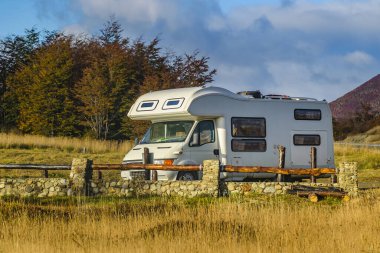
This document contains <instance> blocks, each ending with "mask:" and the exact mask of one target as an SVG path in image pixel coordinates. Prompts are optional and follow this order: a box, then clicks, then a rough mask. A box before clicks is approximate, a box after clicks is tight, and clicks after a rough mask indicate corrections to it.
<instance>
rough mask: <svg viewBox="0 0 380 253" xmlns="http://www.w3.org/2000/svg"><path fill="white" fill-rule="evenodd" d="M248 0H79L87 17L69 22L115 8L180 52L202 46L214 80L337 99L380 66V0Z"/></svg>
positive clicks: (86, 26) (128, 23)
mask: <svg viewBox="0 0 380 253" xmlns="http://www.w3.org/2000/svg"><path fill="white" fill-rule="evenodd" d="M242 2H243V3H244V5H243V4H242V5H241V6H238V5H234V7H233V8H229V9H225V8H224V9H223V8H222V7H221V6H220V3H221V1H220V0H207V1H204V0H191V1H188V0H160V1H158V0H107V1H105V0H72V3H73V5H72V8H76V11H77V12H78V13H79V14H80V15H81V18H80V19H78V20H80V22H78V23H77V24H72V25H69V26H67V27H66V28H65V30H66V31H68V32H70V31H71V32H74V33H78V32H82V31H90V32H94V29H99V28H100V24H101V23H103V22H104V21H105V20H107V19H108V18H109V16H111V15H114V16H115V17H116V19H118V20H120V22H121V24H122V25H123V27H124V28H125V31H126V33H127V35H128V36H132V37H138V36H140V35H143V36H144V39H147V40H148V39H150V38H153V37H154V36H156V35H160V37H161V39H162V41H161V43H162V44H161V45H162V47H163V48H166V47H169V48H170V49H172V50H174V51H175V52H179V53H183V52H192V51H193V50H195V49H199V50H200V52H201V54H203V55H206V56H209V57H210V59H211V61H210V63H211V67H213V68H217V70H218V76H217V77H216V78H215V79H216V81H215V82H214V83H213V85H222V86H223V87H225V88H228V89H231V90H234V91H238V90H240V89H261V90H263V91H264V92H267V93H281V94H282V93H288V94H289V95H293V96H315V97H318V98H327V99H328V100H332V99H334V98H337V97H339V96H341V95H342V94H344V93H345V92H347V91H349V90H350V89H352V88H354V87H355V86H357V85H359V84H361V83H363V82H364V81H366V80H368V79H370V78H371V77H372V76H374V75H376V74H378V73H379V69H380V63H379V59H380V48H379V46H378V45H379V44H380V26H379V17H380V1H378V0H331V1H308V0H292V1H289V0H283V1H280V0H278V1H277V4H276V2H275V1H269V2H270V4H267V3H266V1H259V2H255V1H252V3H250V2H249V1H242ZM222 9H223V10H224V11H222ZM62 11H63V12H64V11H66V10H62ZM79 14H78V15H79ZM250 87H251V88H250Z"/></svg>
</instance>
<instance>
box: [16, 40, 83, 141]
mask: <svg viewBox="0 0 380 253" xmlns="http://www.w3.org/2000/svg"><path fill="white" fill-rule="evenodd" d="M73 66H74V65H73V60H72V48H71V37H67V36H64V35H60V36H58V37H56V38H55V39H54V40H52V41H51V42H49V43H48V44H46V45H44V46H43V47H41V48H39V49H38V50H37V52H36V53H35V54H34V56H33V57H32V58H31V59H30V64H28V65H25V66H24V67H22V68H21V69H20V70H18V71H16V73H15V75H14V76H13V77H11V78H10V79H9V81H10V86H11V87H12V89H13V90H14V91H15V94H16V96H17V99H18V101H19V118H18V126H19V129H20V130H21V131H23V132H26V133H32V134H42V135H49V136H57V135H67V136H72V135H78V133H79V132H78V121H77V114H76V113H75V112H76V106H75V102H74V94H73V80H72V72H73Z"/></svg>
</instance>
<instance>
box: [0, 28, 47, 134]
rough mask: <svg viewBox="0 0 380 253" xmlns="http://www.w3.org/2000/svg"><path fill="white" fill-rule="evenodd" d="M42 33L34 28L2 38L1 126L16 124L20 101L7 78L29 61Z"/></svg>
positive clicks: (0, 80)
mask: <svg viewBox="0 0 380 253" xmlns="http://www.w3.org/2000/svg"><path fill="white" fill-rule="evenodd" d="M39 37H40V33H39V32H38V31H37V30H36V29H34V28H32V29H27V30H25V35H17V36H16V35H13V36H8V37H6V38H5V39H2V40H0V128H2V129H9V128H12V127H14V126H15V125H16V122H17V118H18V101H17V98H16V96H15V94H14V93H13V92H12V91H11V90H10V87H9V85H8V84H7V79H10V78H11V76H12V75H13V74H14V73H15V72H16V71H17V70H20V69H21V68H22V67H23V66H25V65H27V64H28V63H29V60H30V57H31V55H32V54H33V52H34V51H35V50H36V49H37V48H38V46H39V45H40V41H39Z"/></svg>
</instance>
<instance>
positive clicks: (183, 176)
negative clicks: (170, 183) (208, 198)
mask: <svg viewBox="0 0 380 253" xmlns="http://www.w3.org/2000/svg"><path fill="white" fill-rule="evenodd" d="M177 180H181V181H193V180H198V175H197V174H196V173H195V172H190V171H181V172H178V176H177Z"/></svg>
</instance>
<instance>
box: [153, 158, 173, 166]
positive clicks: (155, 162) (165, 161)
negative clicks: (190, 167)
mask: <svg viewBox="0 0 380 253" xmlns="http://www.w3.org/2000/svg"><path fill="white" fill-rule="evenodd" d="M173 161H174V160H173V159H165V160H154V162H153V163H154V164H163V165H173Z"/></svg>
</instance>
